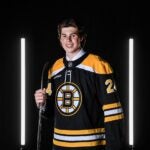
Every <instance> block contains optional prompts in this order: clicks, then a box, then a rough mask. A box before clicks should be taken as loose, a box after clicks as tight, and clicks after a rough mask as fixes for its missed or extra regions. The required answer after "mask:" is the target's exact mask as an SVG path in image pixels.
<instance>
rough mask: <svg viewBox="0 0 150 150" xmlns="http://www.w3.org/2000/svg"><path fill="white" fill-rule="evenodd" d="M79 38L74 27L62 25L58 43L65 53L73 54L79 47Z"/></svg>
mask: <svg viewBox="0 0 150 150" xmlns="http://www.w3.org/2000/svg"><path fill="white" fill-rule="evenodd" d="M81 40H82V39H81V38H80V37H79V34H78V29H77V28H75V27H63V28H62V29H61V35H60V43H61V46H62V47H63V49H64V50H65V51H66V53H67V54H74V53H76V52H77V51H79V50H80V49H81Z"/></svg>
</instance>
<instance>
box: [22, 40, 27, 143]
mask: <svg viewBox="0 0 150 150" xmlns="http://www.w3.org/2000/svg"><path fill="white" fill-rule="evenodd" d="M25 100H26V54H25V38H21V146H24V145H25V117H26V116H25V114H26V113H25V108H26V107H25V106H26V103H25Z"/></svg>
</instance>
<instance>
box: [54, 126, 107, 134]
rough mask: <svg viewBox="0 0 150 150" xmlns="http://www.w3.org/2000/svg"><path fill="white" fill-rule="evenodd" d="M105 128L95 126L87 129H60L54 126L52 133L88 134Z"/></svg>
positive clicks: (102, 131) (101, 131) (100, 131)
mask: <svg viewBox="0 0 150 150" xmlns="http://www.w3.org/2000/svg"><path fill="white" fill-rule="evenodd" d="M104 132H105V128H96V129H88V130H61V129H57V128H54V133H57V134H63V135H88V134H97V133H104Z"/></svg>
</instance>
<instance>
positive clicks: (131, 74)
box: [129, 38, 134, 147]
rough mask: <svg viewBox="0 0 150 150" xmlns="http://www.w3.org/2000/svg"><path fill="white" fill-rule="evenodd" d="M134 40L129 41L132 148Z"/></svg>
mask: <svg viewBox="0 0 150 150" xmlns="http://www.w3.org/2000/svg"><path fill="white" fill-rule="evenodd" d="M133 62H134V40H133V39H132V38H130V39H129V145H130V146H131V147H133V146H134V130H133V127H134V114H133V112H134V63H133Z"/></svg>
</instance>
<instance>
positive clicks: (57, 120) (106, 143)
mask: <svg viewBox="0 0 150 150" xmlns="http://www.w3.org/2000/svg"><path fill="white" fill-rule="evenodd" d="M58 37H59V40H60V44H61V46H62V48H63V49H64V50H65V52H66V56H65V57H63V58H60V59H58V60H56V62H55V63H54V64H53V65H52V67H51V68H49V72H48V85H47V88H46V90H45V89H43V90H41V89H39V90H37V91H35V94H34V95H35V102H36V104H37V107H39V105H41V104H42V105H43V106H44V107H45V112H44V113H47V114H48V113H50V111H51V110H50V109H52V106H53V109H54V114H53V118H54V131H53V149H54V150H104V149H105V150H120V149H121V145H122V121H123V118H124V114H123V109H122V106H121V103H120V100H119V98H118V95H117V90H116V88H115V84H114V77H113V70H112V68H111V66H110V65H109V63H108V62H107V61H105V60H103V59H102V58H101V57H100V56H98V55H94V54H91V53H88V52H86V51H85V50H84V49H83V47H84V44H85V40H86V34H85V32H84V28H83V27H82V26H80V25H79V24H78V22H77V21H76V20H74V19H66V20H63V21H62V22H61V23H60V24H59V25H58ZM51 113H52V111H51Z"/></svg>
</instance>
